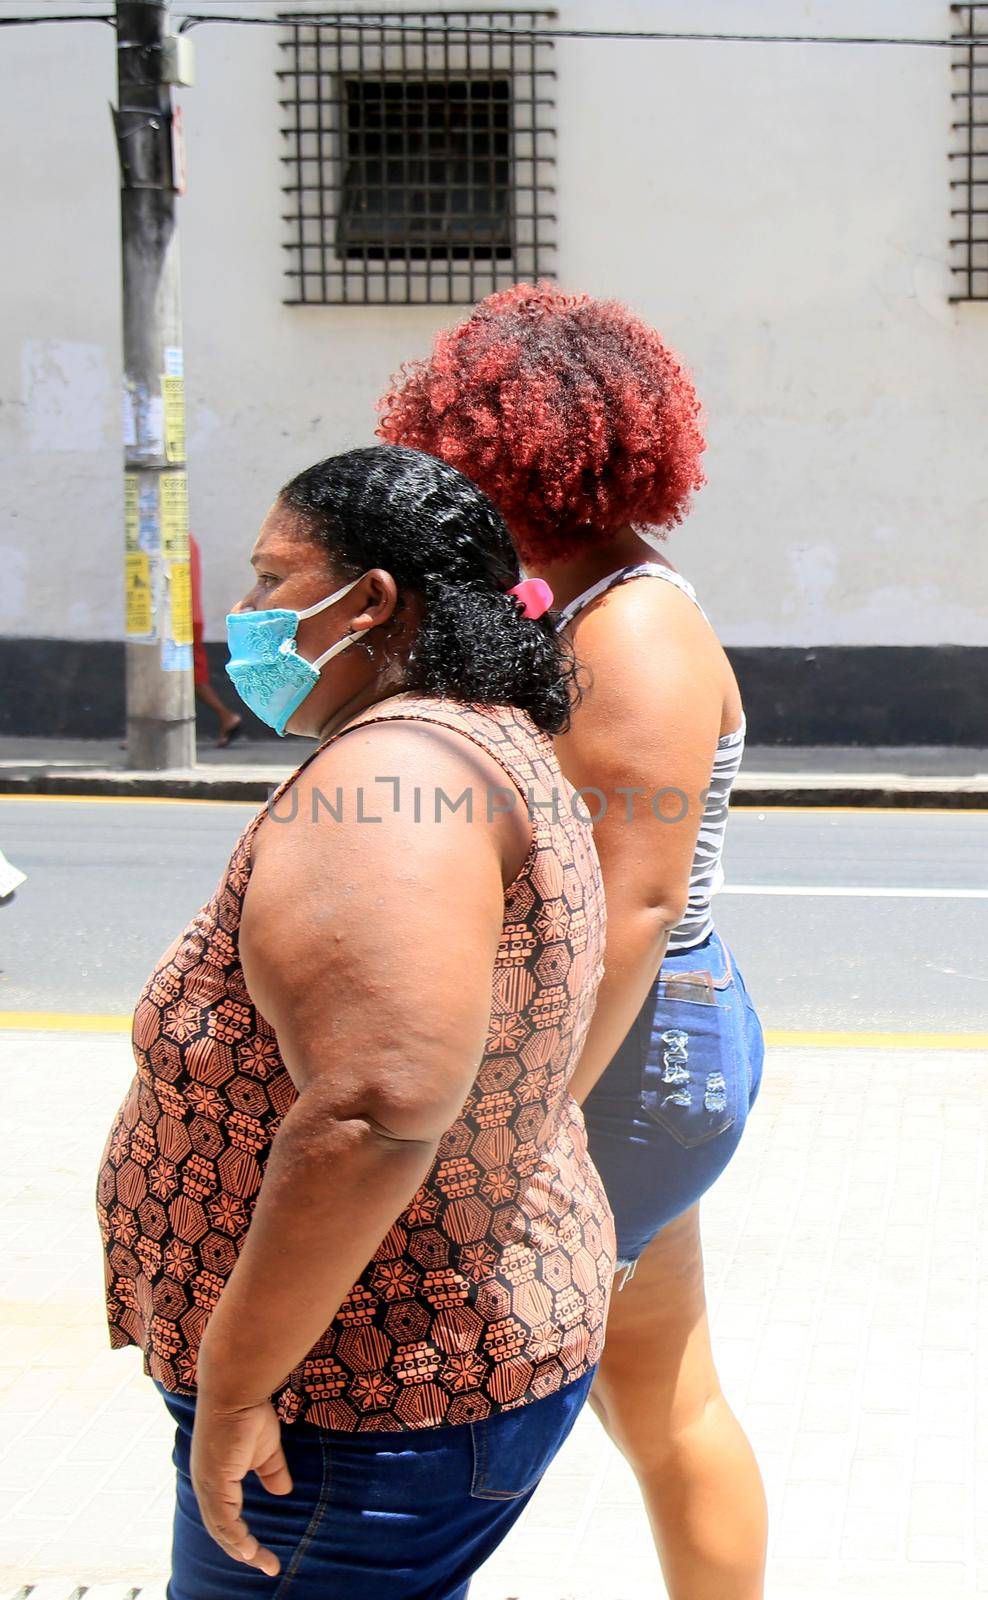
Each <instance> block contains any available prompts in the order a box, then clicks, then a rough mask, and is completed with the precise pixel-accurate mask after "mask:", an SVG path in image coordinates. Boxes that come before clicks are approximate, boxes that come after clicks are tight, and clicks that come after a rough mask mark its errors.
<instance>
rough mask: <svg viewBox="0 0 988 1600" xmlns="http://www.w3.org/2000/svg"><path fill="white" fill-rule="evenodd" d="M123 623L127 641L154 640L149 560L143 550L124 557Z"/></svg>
mask: <svg viewBox="0 0 988 1600" xmlns="http://www.w3.org/2000/svg"><path fill="white" fill-rule="evenodd" d="M124 597H125V605H124V621H125V627H126V631H127V637H128V639H145V640H147V641H149V642H153V640H154V608H153V606H152V596H151V558H150V556H149V555H148V554H147V552H146V551H145V550H128V552H127V554H126V555H125V556H124Z"/></svg>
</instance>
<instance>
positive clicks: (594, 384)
mask: <svg viewBox="0 0 988 1600" xmlns="http://www.w3.org/2000/svg"><path fill="white" fill-rule="evenodd" d="M378 409H379V410H380V412H381V422H380V425H379V427H378V430H377V431H378V434H379V436H380V437H381V438H382V439H386V440H387V441H388V442H389V443H391V444H402V445H408V446H410V447H412V448H414V449H418V450H424V451H426V452H427V453H428V454H429V455H434V456H439V457H440V458H441V459H442V460H444V461H447V462H449V464H450V465H451V466H454V467H457V468H459V470H460V471H461V472H463V473H465V474H466V476H467V477H468V478H472V479H473V481H474V483H476V484H478V485H479V486H480V488H482V489H483V490H484V491H485V492H486V493H487V495H488V496H489V497H490V498H491V499H492V500H493V501H494V503H495V505H496V506H497V507H498V509H499V510H500V511H501V513H502V515H503V516H504V519H505V521H506V522H507V523H508V526H509V527H510V529H511V532H512V535H513V536H514V539H515V542H516V544H517V546H518V549H519V551H520V553H521V555H522V557H523V559H528V560H529V561H532V562H535V563H537V562H540V561H552V560H555V559H558V558H559V557H563V556H566V555H569V554H571V553H573V552H574V551H575V550H577V549H579V548H580V547H581V546H586V545H587V544H588V543H589V542H591V541H598V542H599V541H600V540H602V539H606V538H607V537H608V536H609V535H612V534H614V533H616V532H617V531H618V530H619V529H620V528H623V527H627V526H629V525H632V526H636V527H641V528H653V529H654V528H669V527H672V526H673V525H674V524H676V523H678V522H681V521H682V520H683V517H684V516H685V515H686V512H687V511H688V509H689V505H690V499H691V496H692V494H693V492H694V490H696V489H699V488H700V486H701V484H702V483H703V482H704V477H703V473H702V471H701V468H700V456H701V455H702V453H703V450H704V447H705V441H704V438H703V433H702V431H701V415H700V403H699V401H698V400H697V397H696V392H695V390H694V388H693V383H692V381H691V379H690V376H689V374H688V373H687V372H686V370H685V368H684V367H683V366H682V364H681V363H680V361H679V360H678V358H677V357H676V356H675V355H674V354H673V352H672V351H671V350H670V349H669V348H668V347H667V346H666V345H665V344H663V342H662V340H661V339H660V338H659V335H658V334H657V333H656V332H655V330H654V329H653V328H650V327H648V326H647V325H646V324H645V323H644V322H642V321H640V320H639V318H638V317H635V316H633V315H632V313H631V312H630V311H628V310H627V308H626V307H625V306H622V305H620V304H619V303H618V302H617V301H616V300H594V299H592V298H591V297H590V296H589V295H584V294H564V293H563V292H562V290H560V289H558V288H557V287H556V285H555V284H552V283H538V284H529V283H521V284H517V285H516V286H515V287H514V288H512V289H507V290H504V291H503V292H502V293H500V294H492V295H489V296H488V298H487V299H486V300H482V301H481V302H480V304H479V305H478V306H477V307H476V308H475V309H474V310H473V311H472V312H471V314H470V316H469V317H467V319H466V321H464V322H461V323H460V324H459V326H458V327H455V328H452V329H450V330H448V331H446V332H443V333H440V334H439V335H438V337H437V338H436V342H435V345H434V347H433V351H432V355H431V356H430V358H429V359H428V360H427V361H412V362H409V363H407V364H406V365H405V366H404V367H402V369H401V372H400V373H399V374H398V376H397V377H396V378H395V379H394V380H393V381H392V386H391V388H390V390H389V391H388V393H387V394H386V395H385V396H384V397H383V399H382V400H381V401H380V402H379V407H378Z"/></svg>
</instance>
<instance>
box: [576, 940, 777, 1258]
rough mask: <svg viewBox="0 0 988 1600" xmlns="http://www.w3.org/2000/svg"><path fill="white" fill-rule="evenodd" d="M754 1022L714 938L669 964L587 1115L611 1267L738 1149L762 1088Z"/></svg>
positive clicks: (633, 1253)
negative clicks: (608, 1222)
mask: <svg viewBox="0 0 988 1600" xmlns="http://www.w3.org/2000/svg"><path fill="white" fill-rule="evenodd" d="M764 1059H765V1041H764V1038H763V1035H762V1027H761V1023H760V1022H759V1020H758V1014H757V1012H756V1011H755V1008H754V1005H753V1004H752V1001H751V997H750V995H749V994H748V990H747V988H746V987H745V982H744V979H743V978H742V976H741V974H740V972H739V971H738V969H737V967H736V966H735V964H734V961H733V958H732V956H731V955H730V952H729V951H728V949H727V947H726V946H725V945H724V943H723V941H722V940H721V938H720V936H719V935H718V934H716V933H712V934H711V935H710V937H709V939H706V940H705V941H704V943H703V944H700V945H696V946H694V948H693V949H692V950H684V951H682V952H681V953H678V954H670V955H667V956H666V958H665V960H664V961H663V963H662V969H661V971H660V973H659V976H658V977H657V978H656V980H655V983H654V984H653V985H652V989H651V991H650V993H649V995H648V997H647V999H646V1001H645V1004H644V1005H643V1006H642V1009H641V1011H640V1012H639V1014H638V1016H637V1018H636V1020H635V1023H634V1025H633V1027H632V1028H631V1031H630V1032H629V1034H628V1036H627V1038H626V1039H625V1041H624V1043H623V1044H622V1045H621V1048H620V1049H619V1050H618V1052H617V1055H616V1056H615V1057H614V1059H613V1061H612V1062H611V1064H610V1066H609V1067H608V1068H607V1069H606V1071H605V1072H604V1074H603V1076H602V1077H601V1078H600V1080H599V1082H598V1083H597V1084H596V1085H595V1086H594V1088H593V1089H592V1091H591V1092H590V1094H589V1095H588V1097H587V1099H586V1101H585V1102H584V1106H583V1114H584V1117H585V1118H586V1124H587V1135H588V1140H589V1145H590V1154H591V1156H592V1158H593V1160H594V1162H595V1163H596V1166H597V1170H598V1172H599V1173H600V1175H601V1177H602V1179H603V1180H604V1188H605V1189H606V1190H607V1198H608V1199H609V1200H610V1202H611V1206H612V1209H613V1211H614V1225H615V1228H616V1229H617V1253H618V1266H619V1267H621V1266H624V1267H628V1266H629V1265H630V1264H631V1263H632V1262H634V1261H637V1259H638V1257H639V1256H640V1255H641V1253H642V1251H643V1250H644V1249H645V1246H646V1245H647V1244H649V1243H650V1242H651V1240H652V1239H654V1238H655V1235H656V1234H657V1233H658V1232H659V1231H660V1230H661V1229H662V1228H664V1227H665V1225H666V1223H668V1222H671V1221H672V1220H673V1218H674V1217H678V1216H679V1215H680V1214H681V1213H682V1212H684V1211H687V1210H689V1208H690V1206H693V1205H695V1204H696V1202H697V1201H698V1200H699V1199H700V1196H701V1195H702V1194H704V1193H705V1192H706V1190H707V1189H709V1188H710V1186H711V1184H713V1183H714V1182H715V1180H716V1179H717V1178H719V1177H720V1174H721V1173H722V1172H723V1171H724V1168H725V1167H726V1166H727V1163H728V1162H729V1161H730V1159H731V1157H732V1156H733V1154H734V1152H735V1150H736V1149H737V1147H738V1145H739V1144H740V1142H741V1135H742V1134H743V1133H744V1128H745V1123H746V1121H747V1118H748V1112H749V1110H750V1109H751V1107H752V1106H753V1105H754V1103H755V1097H756V1096H757V1094H758V1090H759V1087H760V1085H761V1081H762V1064H763V1062H764Z"/></svg>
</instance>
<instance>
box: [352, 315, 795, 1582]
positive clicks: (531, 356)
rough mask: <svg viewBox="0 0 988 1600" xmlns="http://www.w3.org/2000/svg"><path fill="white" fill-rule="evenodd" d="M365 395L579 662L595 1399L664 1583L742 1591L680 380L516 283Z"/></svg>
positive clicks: (693, 450)
mask: <svg viewBox="0 0 988 1600" xmlns="http://www.w3.org/2000/svg"><path fill="white" fill-rule="evenodd" d="M382 410H383V422H382V425H381V428H380V432H381V435H382V437H384V438H386V439H388V440H390V441H392V442H393V443H397V444H406V445H413V446H415V447H416V448H418V449H421V450H428V451H431V452H432V453H433V454H434V455H436V456H439V457H441V458H442V459H443V460H445V461H448V462H450V463H451V464H452V465H454V466H456V467H459V468H460V470H461V471H462V472H465V473H466V474H467V476H468V477H470V478H472V479H473V481H474V482H475V483H478V484H479V485H480V486H481V488H482V489H484V490H485V491H486V492H487V493H488V494H489V495H490V497H491V499H492V500H493V501H494V503H495V504H496V505H497V507H498V509H499V510H500V511H501V512H502V514H503V515H504V517H505V520H506V522H507V523H508V526H509V528H510V530H511V532H512V535H513V536H514V538H515V542H516V544H517V546H518V549H519V551H520V553H521V556H522V559H523V561H524V564H525V567H526V569H527V570H528V571H530V572H532V573H536V574H538V575H539V576H540V577H543V578H546V579H548V581H549V582H550V584H551V585H552V588H553V590H554V591H555V594H556V595H557V597H558V598H559V599H560V601H561V602H562V608H563V609H562V618H561V620H562V623H563V625H564V626H565V628H566V630H567V632H568V633H569V634H570V635H571V636H572V639H573V643H574V648H575V650H576V654H577V657H578V659H579V660H580V661H581V662H582V663H583V664H584V665H585V667H586V668H587V679H588V681H587V684H586V690H585V693H584V696H583V699H582V702H581V704H580V706H579V707H578V709H577V710H576V712H575V713H574V717H573V726H572V729H571V731H570V732H568V733H567V734H565V735H564V736H562V737H561V738H560V739H558V740H557V745H556V748H557V751H558V754H559V759H560V762H561V764H562V768H563V772H564V773H565V775H566V776H567V777H568V778H569V779H570V781H571V782H572V783H573V784H574V785H575V786H576V787H577V788H579V789H583V790H585V791H586V794H587V807H588V810H589V811H590V812H591V814H593V813H595V812H596V813H601V814H600V815H599V820H598V821H597V822H596V824H595V827H594V834H595V838H596V841H597V846H598V849H599V852H600V859H601V866H602V868H603V872H604V885H605V890H606V895H607V921H608V929H607V953H606V972H605V976H604V981H603V983H602V984H601V988H600V996H599V1000H598V1005H597V1010H596V1013H595V1016H594V1021H593V1024H592V1026H591V1029H590V1034H589V1037H588V1040H587V1046H586V1049H585V1051H584V1054H583V1057H582V1059H581V1061H580V1064H579V1066H578V1068H577V1072H576V1074H575V1076H574V1080H573V1082H574V1093H575V1094H576V1095H577V1098H580V1099H583V1097H584V1096H585V1097H586V1098H585V1100H584V1107H583V1109H584V1113H585V1116H586V1122H587V1131H588V1135H589V1140H590V1153H591V1155H592V1156H593V1158H594V1160H595V1161H596V1163H597V1165H598V1167H599V1169H600V1172H601V1176H602V1177H603V1179H604V1184H605V1187H606V1189H607V1194H608V1198H609V1199H610V1201H611V1204H612V1206H613V1207H614V1216H615V1224H616V1227H617V1242H618V1256H619V1258H620V1260H619V1264H618V1265H619V1270H621V1275H620V1277H619V1279H618V1282H619V1283H623V1285H624V1287H623V1288H622V1291H621V1292H620V1293H619V1294H616V1295H615V1296H614V1298H613V1301H612V1303H611V1311H610V1316H609V1320H608V1326H607V1340H606V1344H605V1348H604V1356H603V1360H602V1362H601V1366H600V1371H599V1374H598V1378H597V1381H596V1384H595V1386H594V1392H593V1397H592V1398H593V1402H594V1404H595V1406H596V1409H597V1410H598V1412H599V1414H600V1416H601V1418H602V1420H603V1422H604V1424H605V1426H606V1427H607V1429H608V1431H609V1432H610V1434H611V1437H612V1438H613V1439H614V1441H615V1442H616V1443H617V1444H618V1445H619V1446H620V1448H621V1449H622V1451H623V1452H624V1454H625V1455H626V1456H627V1458H628V1460H629V1462H630V1463H631V1465H632V1466H633V1468H634V1470H635V1472H636V1474H637V1476H638V1481H639V1483H640V1485H641V1488H642V1492H643V1494H644V1497H645V1501H646V1504H647V1507H648V1511H649V1516H650V1519H651V1523H652V1528H653V1531H654V1534H655V1539H656V1544H657V1547H658V1552H659V1556H660V1559H661V1562H662V1567H663V1572H664V1575H665V1580H666V1587H667V1590H668V1593H669V1595H670V1597H671V1600H756V1597H758V1596H760V1595H761V1593H762V1585H763V1580H764V1564H765V1541H766V1511H765V1498H764V1492H763V1489H762V1484H761V1478H760V1475H759V1471H758V1467H757V1464H756V1462H755V1458H754V1456H753V1454H752V1451H751V1447H750V1445H749V1444H748V1441H747V1439H746V1438H745V1436H744V1433H743V1432H742V1430H741V1427H740V1426H739V1424H738V1422H737V1420H736V1419H735V1417H734V1416H733V1414H732V1412H731V1411H730V1409H729V1407H728V1404H727V1401H726V1400H725V1398H724V1395H723V1393H722V1391H721V1386H720V1383H719V1380H718V1377H717V1373H716V1370H715V1368H714V1364H713V1357H712V1354H711V1348H710V1337H709V1330H708V1325H707V1311H706V1303H705V1296H704V1285H703V1259H702V1253H701V1248H700V1228H699V1207H698V1202H699V1200H700V1197H701V1195H702V1194H703V1193H704V1192H705V1191H706V1190H707V1189H708V1188H709V1187H710V1185H711V1184H712V1183H714V1182H715V1180H716V1179H717V1178H718V1177H719V1175H720V1173H721V1172H723V1170H724V1168H725V1167H726V1165H727V1163H728V1161H729V1160H730V1159H731V1157H732V1156H733V1154H734V1152H735V1150H736V1149H737V1146H738V1143H739V1141H740V1139H741V1135H742V1133H743V1131H744V1127H745V1121H746V1119H747V1116H748V1111H749V1108H750V1106H751V1105H752V1104H753V1102H754V1099H755V1096H756V1094H757V1092H758V1087H759V1083H760V1080H761V1071H762V1058H763V1053H764V1046H763V1040H762V1032H761V1027H760V1024H759V1021H758V1018H757V1015H756V1014H755V1011H754V1008H753V1007H752V1004H751V1001H750V999H749V998H748V992H747V989H746V988H745V985H744V981H743V979H742V977H741V974H740V972H739V971H738V968H737V966H736V964H735V962H734V959H733V957H732V955H731V953H730V952H729V951H728V949H727V948H726V946H725V945H724V944H723V942H722V941H721V939H720V937H719V935H718V934H717V932H716V931H715V928H714V922H713V917H712V915H711V908H710V902H711V896H712V895H713V894H714V892H715V891H716V890H717V889H718V888H719V887H720V884H721V883H722V881H723V873H722V869H721V855H722V851H723V844H724V829H725V826H726V823H727V809H728V801H729V798H730V791H731V785H732V783H733V781H734V778H735V776H736V774H737V771H738V768H739V766H740V763H741V755H742V752H743V749H744V740H745V718H744V712H743V709H742V704H741V695H740V693H739V690H738V685H737V682H736V681H735V677H734V674H733V672H732V670H731V666H730V663H729V661H728V659H727V657H726V655H725V653H724V651H723V649H722V648H721V646H720V644H719V642H718V640H717V637H716V635H715V634H714V632H713V629H712V628H711V627H710V624H709V623H708V621H707V619H706V617H705V615H704V613H703V612H702V611H701V610H700V608H699V604H698V602H697V599H696V595H695V594H694V591H693V589H692V587H691V586H690V584H688V583H687V582H686V580H685V579H684V578H683V577H681V576H680V574H679V573H678V572H676V571H675V569H674V568H673V567H672V565H671V564H670V563H669V562H668V561H667V560H666V559H665V558H664V557H663V556H662V555H661V554H657V552H656V548H655V541H656V540H657V539H658V538H660V537H661V531H662V530H663V529H665V528H668V527H670V526H671V525H672V524H674V523H677V522H679V521H681V520H682V518H683V516H684V514H685V511H686V509H687V507H688V505H689V500H690V495H691V493H692V491H693V490H694V489H696V488H698V487H699V485H700V484H701V483H702V481H703V478H702V474H701V471H700V455H701V452H702V451H703V448H704V441H703V437H702V433H701V430H700V423H699V415H698V414H699V405H698V402H697V399H696V395H695V392H694V389H693V385H692V382H691V381H690V379H689V377H688V375H687V374H686V372H685V371H684V370H683V368H682V366H681V365H680V364H679V362H678V361H677V359H676V357H675V356H674V355H673V354H672V353H671V352H670V351H669V350H668V349H667V348H666V347H665V345H664V344H663V343H662V341H661V339H660V338H659V335H658V334H657V333H656V332H655V331H654V329H652V328H649V327H647V326H646V325H645V324H644V323H642V322H641V321H639V320H638V319H637V318H636V317H634V316H632V314H631V313H630V312H629V311H627V310H626V309H625V308H624V307H623V306H620V305H617V304H616V303H614V302H613V301H598V300H593V299H591V298H589V297H588V296H586V295H566V294H563V293H562V291H561V290H559V289H557V288H556V287H555V286H554V285H550V284H542V285H539V286H532V285H526V284H522V285H519V286H518V287H516V288H514V289H509V290H507V291H505V292H504V293H503V294H496V295H492V296H491V297H490V298H489V299H487V300H484V301H483V302H482V303H481V304H480V305H479V306H478V307H477V308H476V310H475V311H474V312H473V313H472V314H471V315H470V316H469V317H468V318H467V319H466V321H465V322H463V323H461V324H460V325H459V326H457V327H455V328H453V329H451V330H449V331H448V332H444V333H441V334H439V336H438V337H437V340H436V343H435V347H434V350H433V353H432V356H431V358H430V359H428V360H426V361H423V362H416V363H413V364H411V365H410V366H408V367H407V368H405V369H404V371H403V373H402V375H401V377H400V378H399V380H398V381H397V382H396V383H395V385H394V387H393V388H392V390H391V392H390V393H389V394H388V395H387V396H386V397H385V400H384V402H383V405H382ZM646 580H651V581H646ZM660 968H661V970H660ZM622 1269H623V1270H622Z"/></svg>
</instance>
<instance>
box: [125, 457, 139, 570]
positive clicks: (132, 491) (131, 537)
mask: <svg viewBox="0 0 988 1600" xmlns="http://www.w3.org/2000/svg"><path fill="white" fill-rule="evenodd" d="M140 533H141V499H140V479H139V478H138V476H137V473H136V472H125V473H124V549H125V550H127V551H128V552H130V551H132V550H138V549H140V543H141V540H140Z"/></svg>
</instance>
